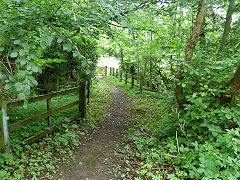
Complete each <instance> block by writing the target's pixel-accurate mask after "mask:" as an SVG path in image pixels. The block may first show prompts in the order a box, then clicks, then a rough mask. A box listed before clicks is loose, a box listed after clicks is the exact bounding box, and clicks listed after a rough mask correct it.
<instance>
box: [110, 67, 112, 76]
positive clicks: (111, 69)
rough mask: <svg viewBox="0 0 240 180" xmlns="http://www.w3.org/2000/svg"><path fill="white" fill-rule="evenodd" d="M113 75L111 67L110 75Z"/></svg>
mask: <svg viewBox="0 0 240 180" xmlns="http://www.w3.org/2000/svg"><path fill="white" fill-rule="evenodd" d="M111 75H112V68H111V67H110V76H111Z"/></svg>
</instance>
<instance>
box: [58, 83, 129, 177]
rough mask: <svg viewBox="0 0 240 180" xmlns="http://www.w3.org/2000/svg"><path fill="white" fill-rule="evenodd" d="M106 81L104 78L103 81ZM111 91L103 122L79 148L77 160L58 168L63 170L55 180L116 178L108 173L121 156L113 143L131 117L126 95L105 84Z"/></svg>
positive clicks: (120, 141)
mask: <svg viewBox="0 0 240 180" xmlns="http://www.w3.org/2000/svg"><path fill="white" fill-rule="evenodd" d="M102 81H103V82H104V83H106V82H105V81H104V80H102ZM108 86H109V87H110V88H111V89H112V91H113V92H114V98H113V99H112V102H111V105H110V107H109V108H108V109H106V112H105V114H104V117H105V121H104V122H103V123H102V124H101V125H100V127H99V129H97V130H96V131H95V132H94V133H93V134H92V135H91V138H90V139H88V140H87V141H86V142H84V144H83V146H81V147H80V149H79V151H78V153H77V156H76V159H75V160H74V162H71V163H70V164H69V165H65V166H64V167H60V170H61V171H62V172H61V173H59V174H58V175H57V177H55V178H54V179H57V180H110V179H112V180H115V179H118V178H116V177H114V175H113V174H110V173H108V171H109V170H110V171H111V170H112V169H113V168H114V167H116V166H118V165H119V164H118V163H120V159H119V157H118V155H116V153H115V150H116V145H117V144H121V143H122V138H123V136H124V130H127V126H126V125H125V124H126V121H127V120H128V119H129V118H130V116H131V114H130V106H129V102H128V100H127V98H126V95H125V94H124V93H123V92H122V91H121V90H119V89H117V88H116V87H114V86H112V85H110V84H108Z"/></svg>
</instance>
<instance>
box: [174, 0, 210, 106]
mask: <svg viewBox="0 0 240 180" xmlns="http://www.w3.org/2000/svg"><path fill="white" fill-rule="evenodd" d="M206 2H207V0H200V4H199V9H198V14H197V18H196V22H195V25H194V28H193V30H192V34H191V37H190V39H189V40H188V43H187V47H186V50H185V64H184V65H183V66H182V67H181V71H180V72H179V73H178V75H177V76H176V78H177V79H179V80H180V81H181V80H183V78H184V77H183V75H182V74H183V69H184V66H186V65H187V64H189V63H190V62H191V60H192V56H193V51H194V49H195V47H196V44H197V40H198V37H199V34H200V30H201V26H202V24H203V20H204V15H205V5H206ZM174 91H175V96H176V99H177V103H178V105H179V107H180V108H181V109H184V104H185V103H186V99H185V97H184V96H183V88H182V86H181V85H178V84H177V85H176V88H175V89H174Z"/></svg>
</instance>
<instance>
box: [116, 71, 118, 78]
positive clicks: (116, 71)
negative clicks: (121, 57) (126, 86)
mask: <svg viewBox="0 0 240 180" xmlns="http://www.w3.org/2000/svg"><path fill="white" fill-rule="evenodd" d="M116 78H118V69H116Z"/></svg>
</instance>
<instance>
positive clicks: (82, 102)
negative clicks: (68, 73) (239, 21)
mask: <svg viewBox="0 0 240 180" xmlns="http://www.w3.org/2000/svg"><path fill="white" fill-rule="evenodd" d="M79 86H80V88H79V113H80V114H81V115H80V117H81V118H86V108H87V107H86V78H85V77H84V78H83V79H81V81H80V83H79Z"/></svg>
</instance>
